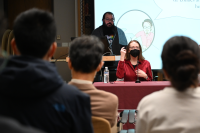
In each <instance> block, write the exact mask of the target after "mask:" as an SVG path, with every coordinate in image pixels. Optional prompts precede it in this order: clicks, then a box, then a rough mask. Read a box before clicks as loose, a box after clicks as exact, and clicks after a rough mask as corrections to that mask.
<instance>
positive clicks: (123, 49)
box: [120, 47, 126, 61]
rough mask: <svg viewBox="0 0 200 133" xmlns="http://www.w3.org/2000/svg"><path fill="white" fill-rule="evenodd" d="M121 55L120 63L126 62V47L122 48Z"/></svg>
mask: <svg viewBox="0 0 200 133" xmlns="http://www.w3.org/2000/svg"><path fill="white" fill-rule="evenodd" d="M120 53H121V57H120V61H124V58H125V55H126V49H125V48H124V47H122V48H121V50H120Z"/></svg>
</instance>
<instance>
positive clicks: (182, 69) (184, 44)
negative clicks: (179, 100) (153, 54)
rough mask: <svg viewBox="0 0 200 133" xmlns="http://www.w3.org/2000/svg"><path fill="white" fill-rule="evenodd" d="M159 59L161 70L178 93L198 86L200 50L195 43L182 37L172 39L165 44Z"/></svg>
mask: <svg viewBox="0 0 200 133" xmlns="http://www.w3.org/2000/svg"><path fill="white" fill-rule="evenodd" d="M161 57H162V64H163V69H164V70H165V71H166V72H167V74H168V76H169V78H170V81H171V84H172V86H174V87H175V88H176V89H177V90H178V91H185V90H186V89H187V88H189V87H190V86H194V87H196V86H197V85H198V73H199V71H200V50H199V47H198V44H197V43H196V42H195V41H193V40H192V39H190V38H188V37H184V36H175V37H172V38H170V39H169V40H168V41H167V42H166V43H165V45H164V47H163V51H162V55H161Z"/></svg>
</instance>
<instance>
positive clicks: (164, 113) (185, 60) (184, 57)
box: [136, 36, 200, 133]
mask: <svg viewBox="0 0 200 133" xmlns="http://www.w3.org/2000/svg"><path fill="white" fill-rule="evenodd" d="M161 58H162V65H163V72H164V74H165V77H166V78H167V79H168V80H169V81H170V83H171V86H170V87H166V88H164V89H163V90H161V91H158V92H154V93H152V94H150V95H148V96H146V97H144V98H143V99H142V100H141V101H140V103H139V105H138V111H139V114H138V115H137V123H136V132H137V133H157V132H159V133H199V131H200V130H199V128H200V126H199V125H200V121H199V119H200V115H199V112H200V107H199V104H200V87H198V74H199V72H200V50H199V47H198V44H197V43H196V42H195V41H193V40H192V39H190V38H188V37H184V36H175V37H172V38H170V39H169V40H168V41H167V42H166V43H165V45H164V47H163V51H162V55H161Z"/></svg>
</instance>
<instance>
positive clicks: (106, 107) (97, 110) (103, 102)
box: [69, 82, 118, 127]
mask: <svg viewBox="0 0 200 133" xmlns="http://www.w3.org/2000/svg"><path fill="white" fill-rule="evenodd" d="M69 84H71V85H74V86H76V87H77V88H79V89H80V90H81V91H83V92H85V93H87V94H89V95H90V100H91V108H92V115H93V116H97V117H102V118H105V119H107V120H108V121H109V122H110V125H111V127H113V126H114V124H115V121H116V119H117V115H118V112H117V109H118V98H117V96H116V95H114V94H112V93H110V92H106V91H102V90H98V89H97V88H95V87H94V85H93V84H77V83H74V82H69Z"/></svg>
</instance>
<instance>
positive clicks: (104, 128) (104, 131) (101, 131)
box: [92, 116, 111, 133]
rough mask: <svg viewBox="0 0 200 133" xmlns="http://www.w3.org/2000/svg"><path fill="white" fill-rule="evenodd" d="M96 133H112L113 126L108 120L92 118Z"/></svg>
mask: <svg viewBox="0 0 200 133" xmlns="http://www.w3.org/2000/svg"><path fill="white" fill-rule="evenodd" d="M92 125H93V129H94V133H111V126H110V123H109V122H108V120H106V119H104V118H101V117H95V116H92Z"/></svg>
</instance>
